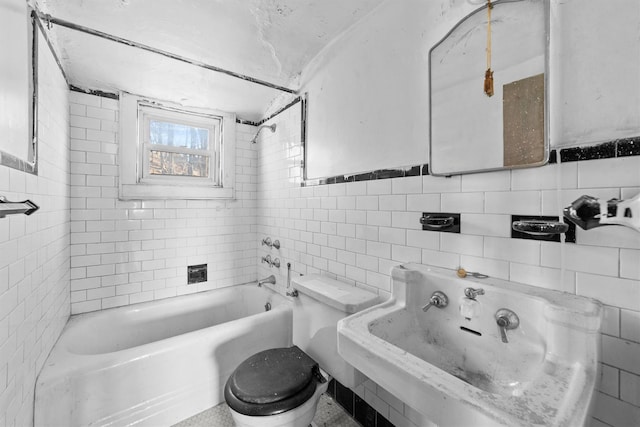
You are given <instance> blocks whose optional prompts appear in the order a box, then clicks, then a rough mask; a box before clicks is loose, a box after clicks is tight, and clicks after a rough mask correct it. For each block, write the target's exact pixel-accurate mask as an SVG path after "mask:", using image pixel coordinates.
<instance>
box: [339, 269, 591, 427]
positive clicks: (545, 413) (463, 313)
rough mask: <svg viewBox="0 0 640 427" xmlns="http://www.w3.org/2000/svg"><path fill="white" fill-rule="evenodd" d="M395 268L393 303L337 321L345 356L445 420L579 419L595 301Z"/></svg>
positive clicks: (584, 413) (574, 422)
mask: <svg viewBox="0 0 640 427" xmlns="http://www.w3.org/2000/svg"><path fill="white" fill-rule="evenodd" d="M392 275H393V297H392V298H391V299H390V300H388V301H386V302H384V303H382V304H379V305H376V306H374V307H371V308H369V309H367V310H364V311H362V312H359V313H356V314H354V315H352V316H350V317H347V318H346V319H343V320H341V321H340V322H339V324H338V351H339V353H340V355H341V356H342V357H343V358H344V359H345V360H347V361H348V362H349V363H351V364H352V365H354V366H356V367H357V368H358V369H359V370H360V371H362V372H363V373H364V374H365V375H367V376H368V377H369V378H371V379H372V380H374V381H375V382H377V383H378V384H380V385H381V386H382V387H384V388H386V389H387V390H388V391H390V392H391V393H393V394H395V395H396V397H398V398H399V399H401V400H402V401H404V402H405V403H406V404H408V405H409V406H411V407H412V408H414V409H416V410H418V411H419V412H421V413H422V414H424V415H425V416H426V417H427V418H429V419H430V420H432V421H433V422H435V423H436V424H438V425H439V426H441V427H445V426H469V425H473V426H509V427H513V426H535V425H540V426H582V425H584V424H585V422H586V421H587V420H588V416H589V410H590V407H591V403H592V400H593V396H594V391H595V386H596V382H597V378H598V375H597V371H598V355H599V340H600V334H599V332H600V324H601V317H602V306H601V304H600V303H599V302H598V301H595V300H591V299H588V298H583V297H579V296H576V295H572V294H567V293H561V292H557V291H552V290H548V289H543V288H538V287H533V286H528V285H523V284H519V283H513V282H508V281H504V280H499V279H493V278H486V279H477V278H473V277H467V278H464V279H461V278H458V277H457V276H456V272H455V271H453V270H446V269H440V268H435V267H429V266H424V265H419V264H406V265H403V266H400V267H395V268H394V269H393V272H392ZM465 290H466V291H467V295H468V296H465ZM478 290H481V291H484V293H482V292H481V291H479V292H476V291H478ZM442 294H444V295H445V296H446V300H447V301H444V299H443V298H442ZM434 296H435V297H434ZM469 296H471V297H473V298H475V299H473V298H469ZM430 302H431V304H430ZM425 310H426V311H425Z"/></svg>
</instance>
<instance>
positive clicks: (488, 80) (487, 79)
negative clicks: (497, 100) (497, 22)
mask: <svg viewBox="0 0 640 427" xmlns="http://www.w3.org/2000/svg"><path fill="white" fill-rule="evenodd" d="M491 9H493V5H492V4H491V0H487V17H488V22H487V71H485V73H484V93H485V94H486V95H487V96H493V71H491Z"/></svg>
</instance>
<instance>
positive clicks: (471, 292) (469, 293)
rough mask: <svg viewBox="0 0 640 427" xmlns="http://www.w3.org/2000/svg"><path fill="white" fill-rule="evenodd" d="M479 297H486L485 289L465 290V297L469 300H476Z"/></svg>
mask: <svg viewBox="0 0 640 427" xmlns="http://www.w3.org/2000/svg"><path fill="white" fill-rule="evenodd" d="M478 295H484V289H480V288H478V289H473V288H464V296H465V297H467V298H469V299H476V297H477V296H478Z"/></svg>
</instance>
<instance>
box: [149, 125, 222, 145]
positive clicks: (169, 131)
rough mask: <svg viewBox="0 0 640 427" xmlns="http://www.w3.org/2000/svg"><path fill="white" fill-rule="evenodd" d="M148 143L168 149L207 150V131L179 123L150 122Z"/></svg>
mask: <svg viewBox="0 0 640 427" xmlns="http://www.w3.org/2000/svg"><path fill="white" fill-rule="evenodd" d="M149 142H150V143H151V144H157V145H168V146H170V147H183V148H191V149H195V150H208V149H209V130H208V129H202V128H198V127H195V126H188V125H183V124H180V123H171V122H166V121H160V120H151V121H150V124H149Z"/></svg>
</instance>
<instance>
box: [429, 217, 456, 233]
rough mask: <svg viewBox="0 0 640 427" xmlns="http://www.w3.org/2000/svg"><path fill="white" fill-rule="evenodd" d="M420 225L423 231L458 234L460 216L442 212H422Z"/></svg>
mask: <svg viewBox="0 0 640 427" xmlns="http://www.w3.org/2000/svg"><path fill="white" fill-rule="evenodd" d="M420 224H422V229H423V230H425V231H442V232H447V233H460V214H459V213H444V212H422V217H420Z"/></svg>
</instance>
